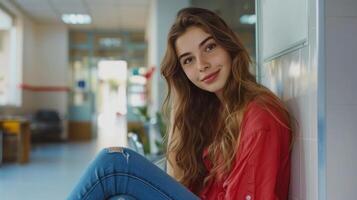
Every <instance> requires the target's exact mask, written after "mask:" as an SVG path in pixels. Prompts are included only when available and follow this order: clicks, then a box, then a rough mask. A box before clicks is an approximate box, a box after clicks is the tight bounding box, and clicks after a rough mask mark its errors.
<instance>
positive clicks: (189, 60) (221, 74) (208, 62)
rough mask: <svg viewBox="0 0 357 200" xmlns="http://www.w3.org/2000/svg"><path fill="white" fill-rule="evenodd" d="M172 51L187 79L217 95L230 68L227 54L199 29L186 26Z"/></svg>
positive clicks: (230, 62) (219, 95)
mask: <svg viewBox="0 0 357 200" xmlns="http://www.w3.org/2000/svg"><path fill="white" fill-rule="evenodd" d="M175 47H176V55H177V57H178V60H179V62H180V64H181V66H182V69H183V71H184V72H185V74H186V76H187V77H188V79H189V80H190V81H191V82H192V83H193V84H195V85H196V86H197V87H199V88H201V89H202V90H206V91H209V92H213V93H215V94H216V95H217V96H218V97H219V98H220V97H221V95H222V89H223V87H224V85H225V83H226V81H227V79H228V76H229V74H230V72H231V67H232V66H231V65H232V61H231V57H230V55H229V53H228V52H227V51H226V50H225V49H224V48H223V47H222V46H220V45H219V44H218V43H217V42H216V41H215V40H214V39H213V37H212V36H211V35H210V34H208V33H206V32H205V31H203V29H201V28H199V27H196V26H192V27H189V28H188V29H187V30H186V31H185V32H184V33H183V34H182V35H181V36H180V37H178V38H177V40H176V43H175Z"/></svg>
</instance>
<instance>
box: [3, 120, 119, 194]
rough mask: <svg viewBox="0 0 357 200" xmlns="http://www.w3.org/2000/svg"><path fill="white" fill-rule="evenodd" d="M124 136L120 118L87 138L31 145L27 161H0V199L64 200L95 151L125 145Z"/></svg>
mask: <svg viewBox="0 0 357 200" xmlns="http://www.w3.org/2000/svg"><path fill="white" fill-rule="evenodd" d="M125 137H126V121H125V119H124V118H122V119H119V120H118V122H117V124H116V126H112V127H111V128H108V127H107V129H105V130H103V129H101V130H100V131H99V134H98V138H97V139H96V140H93V141H90V142H81V143H57V144H42V145H34V146H33V147H32V152H31V161H30V163H28V164H26V165H19V164H2V165H0V199H1V200H22V199H29V200H42V199H46V200H47V199H51V200H57V199H58V200H64V199H65V198H66V196H67V195H68V193H69V192H70V191H71V189H72V188H73V186H74V185H75V184H76V182H77V181H78V180H79V177H80V176H81V173H82V172H83V170H84V169H85V168H86V166H87V165H88V164H89V162H90V161H91V160H92V159H93V158H94V156H95V155H96V153H97V152H98V151H100V150H101V149H102V148H104V147H108V146H123V145H125V144H126V141H123V138H125Z"/></svg>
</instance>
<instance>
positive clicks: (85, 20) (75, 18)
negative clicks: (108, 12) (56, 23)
mask: <svg viewBox="0 0 357 200" xmlns="http://www.w3.org/2000/svg"><path fill="white" fill-rule="evenodd" d="M62 21H63V22H64V23H66V24H90V23H92V18H91V17H90V16H89V15H84V14H63V15H62Z"/></svg>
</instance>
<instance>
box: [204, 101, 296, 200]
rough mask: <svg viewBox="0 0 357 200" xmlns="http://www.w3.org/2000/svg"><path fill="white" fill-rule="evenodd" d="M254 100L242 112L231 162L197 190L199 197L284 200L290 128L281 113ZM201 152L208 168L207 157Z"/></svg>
mask: <svg viewBox="0 0 357 200" xmlns="http://www.w3.org/2000/svg"><path fill="white" fill-rule="evenodd" d="M269 110H271V111H270V112H269V111H268V110H267V109H265V108H264V107H263V106H261V105H259V104H258V103H256V102H251V103H250V104H249V105H248V108H247V110H246V112H245V114H244V116H243V121H242V129H241V134H242V135H241V140H240V145H239V147H238V153H237V155H236V158H235V164H234V166H233V168H232V171H231V172H230V173H229V175H228V177H227V178H225V179H224V180H223V181H213V182H211V183H210V184H208V186H207V187H205V188H204V189H203V190H202V192H201V193H200V195H199V196H200V198H201V199H203V200H223V199H224V200H255V199H256V200H287V199H288V191H289V182H290V150H289V146H290V142H291V131H290V130H289V129H288V128H287V127H284V125H282V124H281V123H279V120H280V121H282V119H283V118H282V117H281V116H280V115H279V114H278V113H277V112H274V111H272V109H269ZM206 154H207V152H206V151H205V152H204V154H203V159H204V162H205V164H206V167H207V169H208V170H210V161H209V160H208V158H207V157H206Z"/></svg>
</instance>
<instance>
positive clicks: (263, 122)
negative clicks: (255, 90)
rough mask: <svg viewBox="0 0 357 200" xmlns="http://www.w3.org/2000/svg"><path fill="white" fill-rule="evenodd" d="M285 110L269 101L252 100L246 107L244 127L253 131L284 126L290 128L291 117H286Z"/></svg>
mask: <svg viewBox="0 0 357 200" xmlns="http://www.w3.org/2000/svg"><path fill="white" fill-rule="evenodd" d="M284 112H285V111H284V110H283V109H282V108H279V107H278V106H273V104H271V103H269V102H265V101H261V100H256V99H255V100H252V101H251V102H249V103H248V104H247V107H246V109H245V112H244V115H243V121H242V128H243V129H248V130H253V131H259V130H270V129H272V128H284V127H285V128H287V129H289V125H288V124H289V119H286V116H284Z"/></svg>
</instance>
